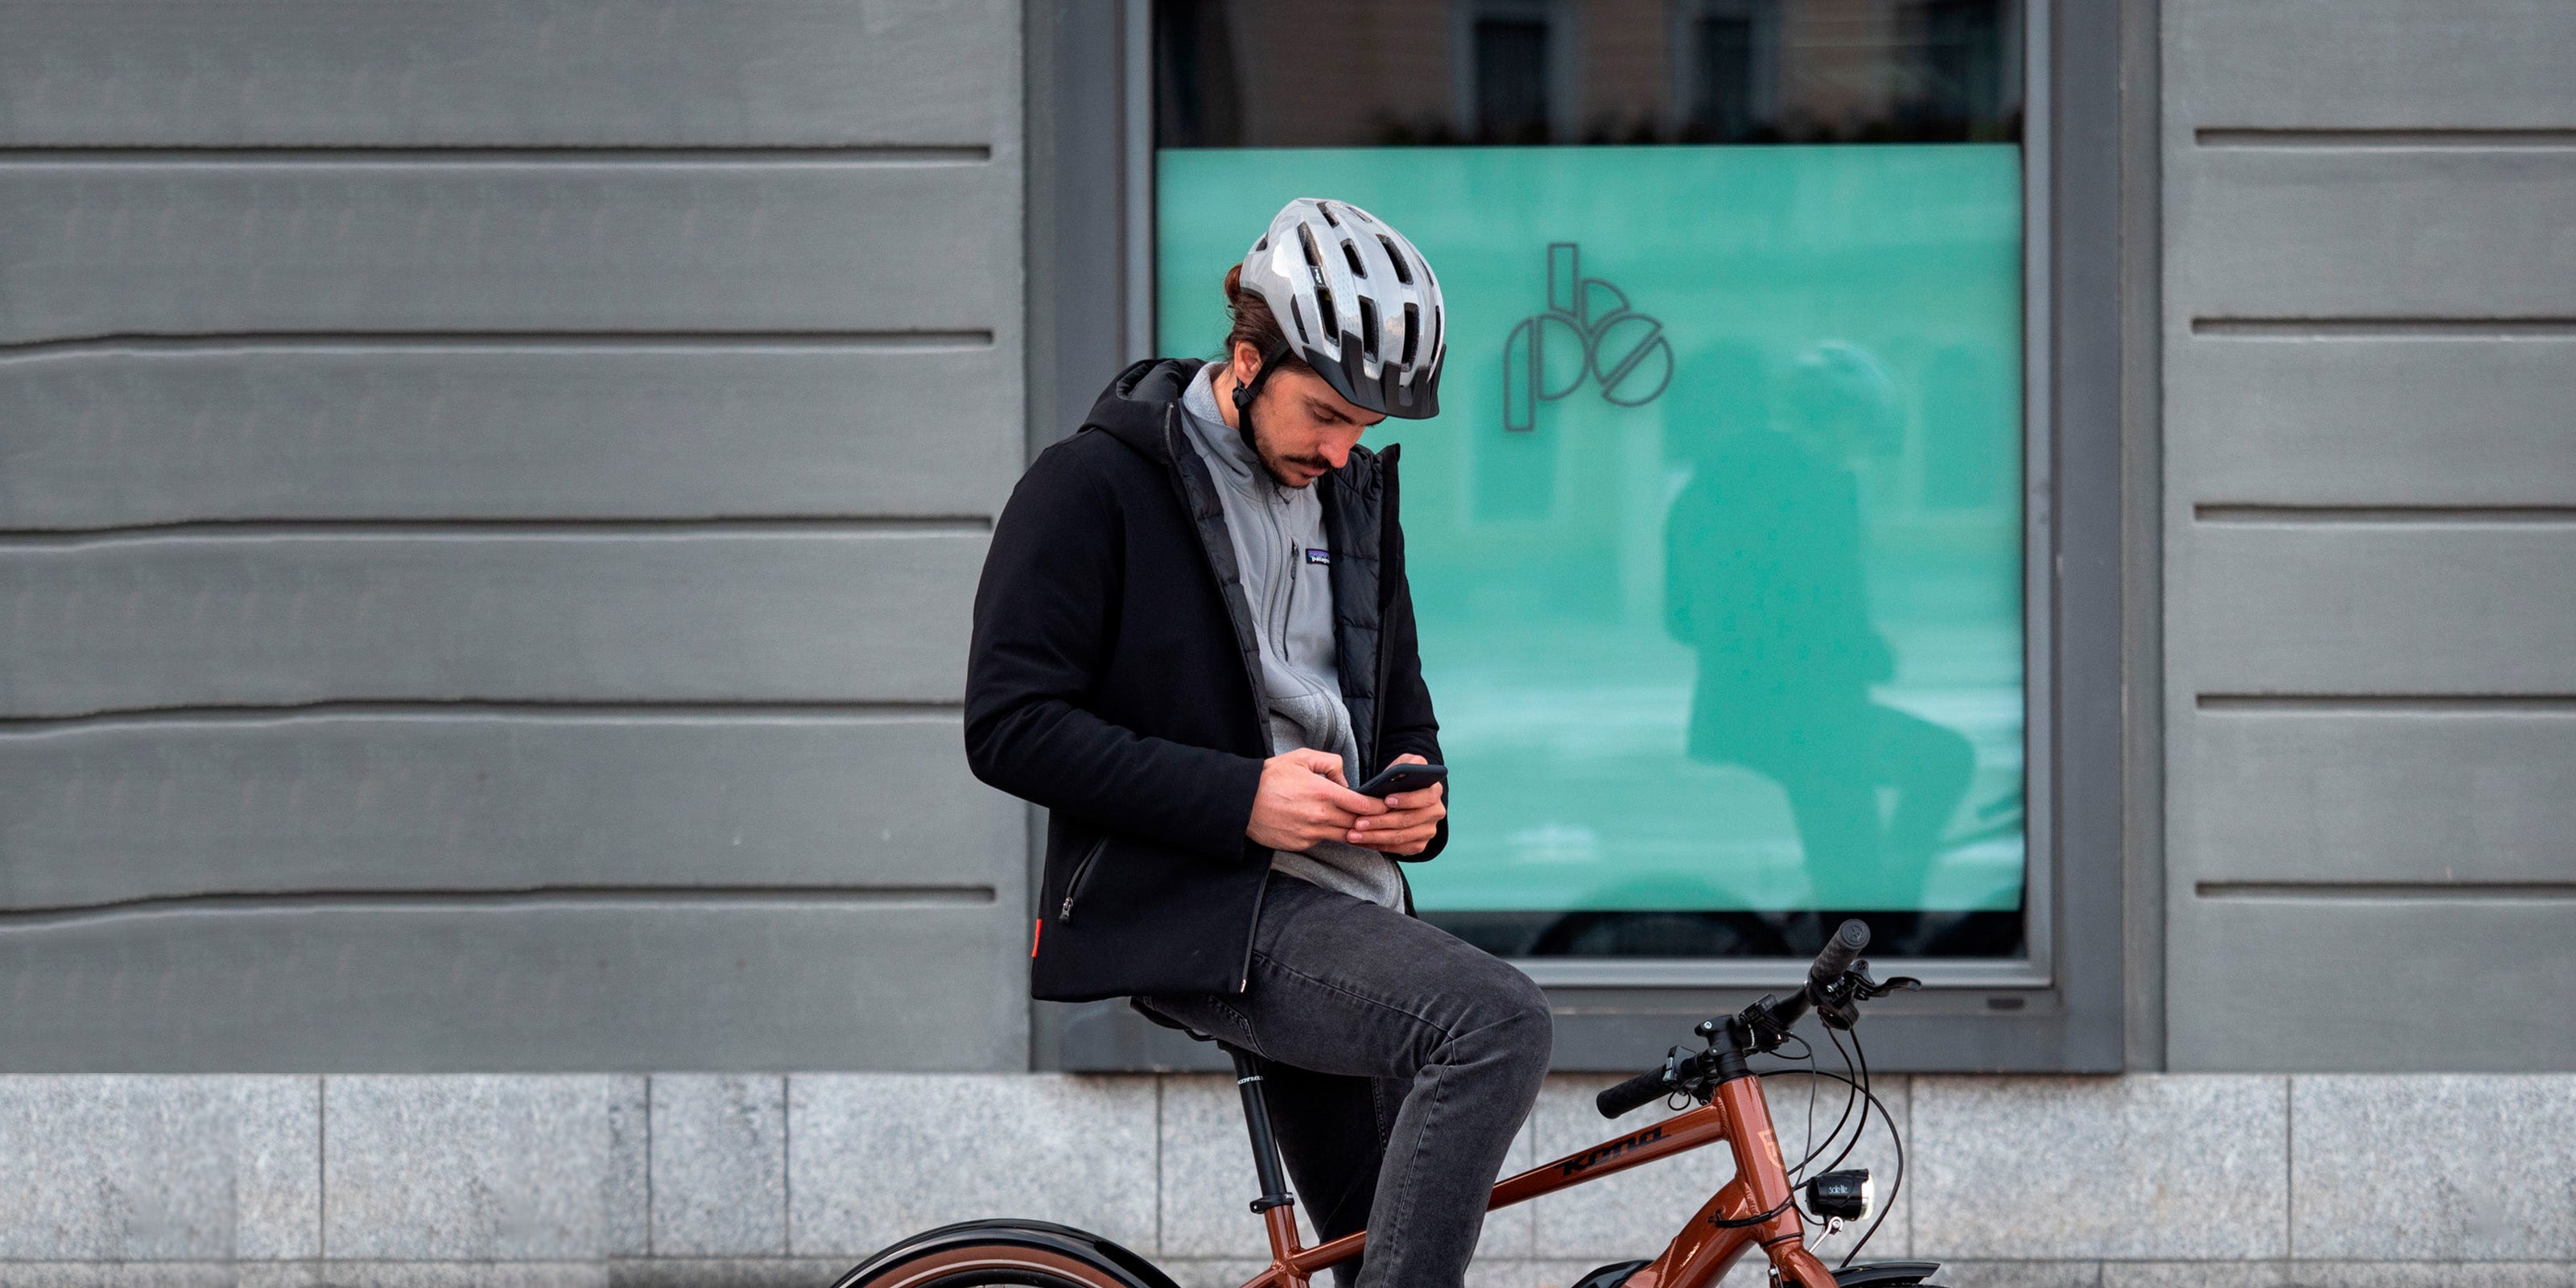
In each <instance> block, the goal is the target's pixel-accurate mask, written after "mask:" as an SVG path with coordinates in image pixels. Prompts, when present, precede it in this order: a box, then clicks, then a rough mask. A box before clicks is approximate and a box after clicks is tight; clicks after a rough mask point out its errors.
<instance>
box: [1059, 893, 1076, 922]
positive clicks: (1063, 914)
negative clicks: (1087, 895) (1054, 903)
mask: <svg viewBox="0 0 2576 1288" xmlns="http://www.w3.org/2000/svg"><path fill="white" fill-rule="evenodd" d="M1072 916H1073V896H1072V895H1070V894H1067V895H1066V896H1065V897H1064V906H1063V907H1062V908H1059V909H1057V910H1056V914H1055V919H1056V920H1058V921H1065V920H1069V919H1070V918H1071V917H1072Z"/></svg>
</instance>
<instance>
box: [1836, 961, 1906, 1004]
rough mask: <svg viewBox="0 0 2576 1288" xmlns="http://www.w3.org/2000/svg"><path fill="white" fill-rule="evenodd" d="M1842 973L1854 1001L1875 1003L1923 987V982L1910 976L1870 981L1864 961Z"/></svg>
mask: <svg viewBox="0 0 2576 1288" xmlns="http://www.w3.org/2000/svg"><path fill="white" fill-rule="evenodd" d="M1843 973H1844V976H1845V977H1846V978H1848V979H1849V980H1850V981H1851V985H1852V999H1853V1000H1854V1001H1860V1002H1870V1001H1876V1000H1877V999H1879V998H1882V997H1885V996H1887V995H1888V994H1890V993H1894V992H1898V991H1900V990H1902V991H1904V992H1909V993H1910V992H1913V991H1915V990H1917V989H1920V988H1922V987H1923V981H1922V980H1919V979H1916V978H1914V977H1913V976H1911V975H1897V976H1892V977H1890V978H1888V979H1883V980H1882V979H1872V978H1870V975H1869V963H1868V962H1865V961H1861V962H1854V963H1852V968H1851V969H1850V970H1848V971H1845V972H1843Z"/></svg>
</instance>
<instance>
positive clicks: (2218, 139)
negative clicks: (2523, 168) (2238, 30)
mask: <svg viewBox="0 0 2576 1288" xmlns="http://www.w3.org/2000/svg"><path fill="white" fill-rule="evenodd" d="M2191 141H2192V142H2194V143H2197V144H2199V145H2200V146H2202V147H2205V148H2253V149H2276V150H2282V151H2304V150H2309V149H2316V150H2328V149H2353V150H2369V151H2391V150H2417V149H2421V150H2434V149H2485V148H2543V149H2547V148H2576V129H2564V128H2557V127H2550V126H2527V127H2526V126H2497V127H2471V128H2467V129H2461V128H2457V127H2447V128H2446V127H2398V128H2394V129H2337V128H2325V127H2305V126H2289V127H2280V126H2206V127H2203V128H2200V129H2196V130H2193V131H2192V132H2191Z"/></svg>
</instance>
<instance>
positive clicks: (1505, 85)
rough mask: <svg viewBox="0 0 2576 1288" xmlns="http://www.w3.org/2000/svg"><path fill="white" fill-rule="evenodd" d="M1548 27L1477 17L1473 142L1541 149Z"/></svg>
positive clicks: (1530, 20)
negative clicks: (1527, 145) (1474, 136)
mask: <svg viewBox="0 0 2576 1288" xmlns="http://www.w3.org/2000/svg"><path fill="white" fill-rule="evenodd" d="M1547 37H1548V31H1547V21H1546V20H1545V19H1544V18H1538V17H1479V18H1477V19H1476V20H1475V29H1474V31H1473V32H1472V33H1471V34H1470V39H1472V40H1473V41H1474V42H1475V73H1474V75H1475V93H1476V138H1477V139H1478V140H1479V141H1480V142H1492V143H1545V142H1547V141H1548V138H1547V134H1548V130H1547V124H1548V110H1547V61H1548V60H1547V55H1548V49H1547Z"/></svg>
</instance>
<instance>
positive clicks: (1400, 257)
mask: <svg viewBox="0 0 2576 1288" xmlns="http://www.w3.org/2000/svg"><path fill="white" fill-rule="evenodd" d="M1377 244H1378V245H1380V246H1384V247H1386V257H1387V258H1388V259H1391V260H1394V261H1395V280H1397V281H1399V282H1402V283H1404V284H1405V285H1407V286H1411V285H1413V270H1412V268H1410V267H1408V266H1407V265H1406V264H1405V262H1404V252H1402V251H1400V250H1397V249H1396V248H1395V239H1394V238H1391V237H1389V236H1387V235H1386V234H1385V233H1379V234H1378V235H1377Z"/></svg>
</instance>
